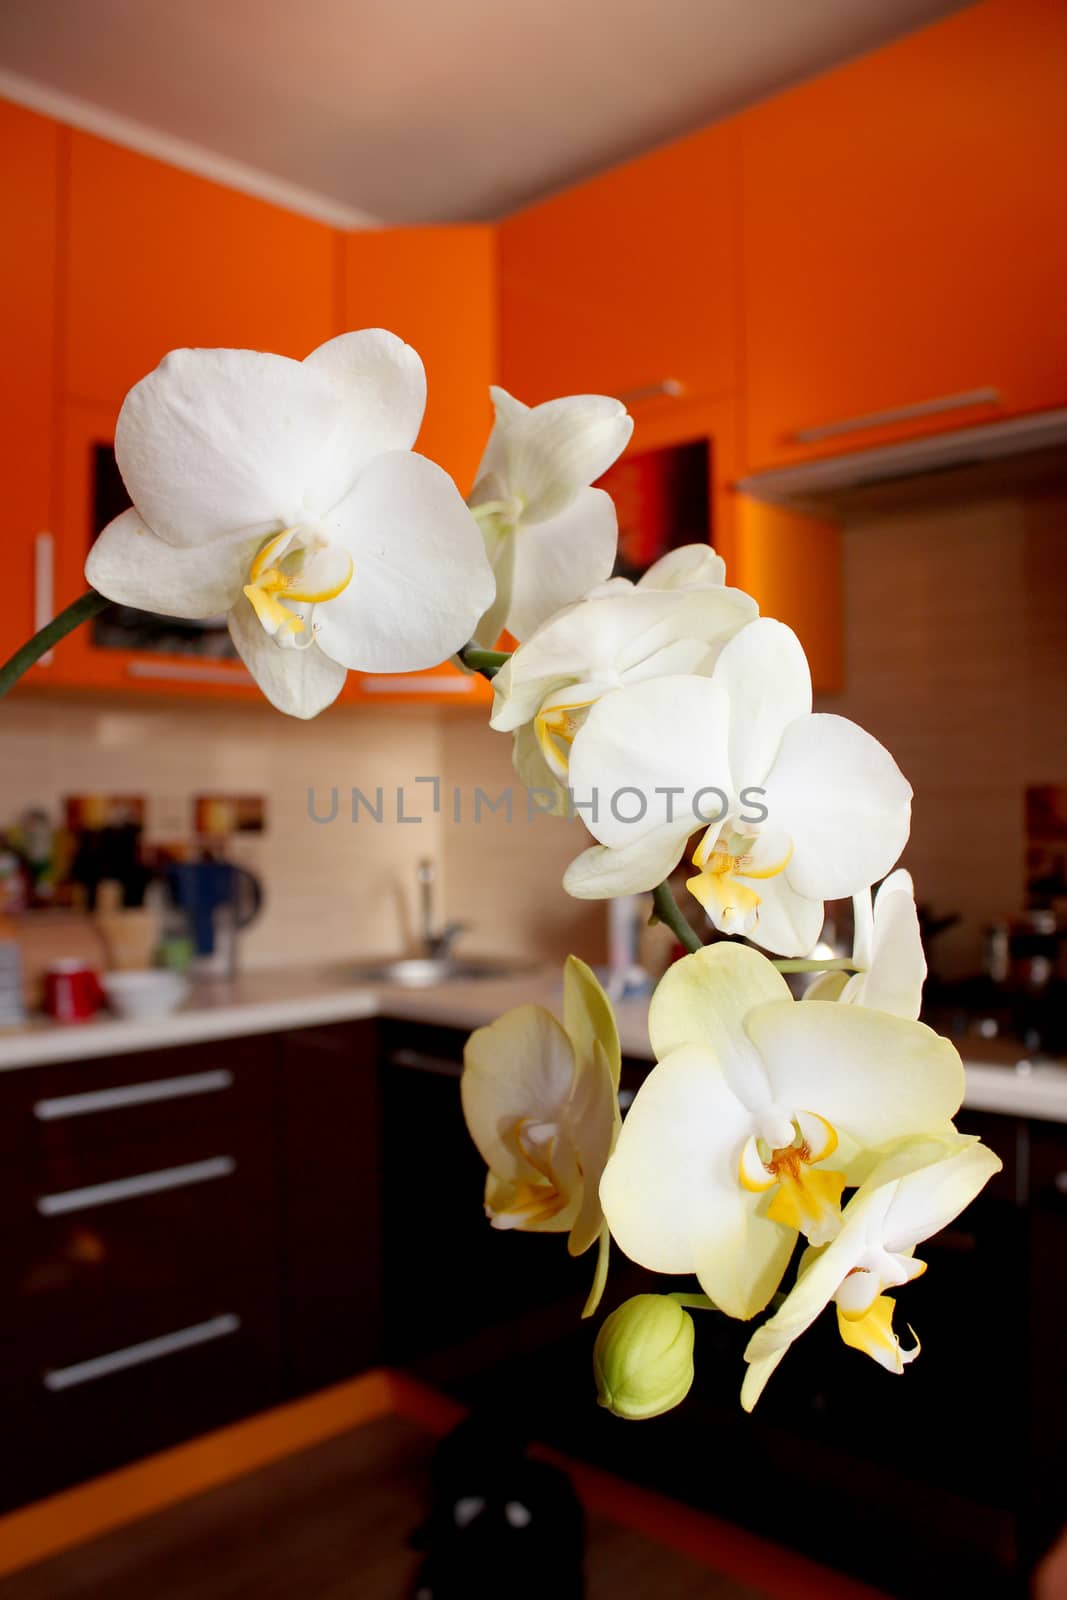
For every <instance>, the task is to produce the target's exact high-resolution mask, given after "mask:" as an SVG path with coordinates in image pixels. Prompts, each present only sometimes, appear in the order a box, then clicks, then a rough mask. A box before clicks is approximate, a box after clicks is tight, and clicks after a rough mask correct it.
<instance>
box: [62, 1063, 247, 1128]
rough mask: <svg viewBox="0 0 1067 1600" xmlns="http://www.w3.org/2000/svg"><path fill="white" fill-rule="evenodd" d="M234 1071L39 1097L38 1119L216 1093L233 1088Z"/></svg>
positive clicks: (197, 1074)
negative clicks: (54, 1096)
mask: <svg viewBox="0 0 1067 1600" xmlns="http://www.w3.org/2000/svg"><path fill="white" fill-rule="evenodd" d="M232 1084H233V1073H232V1072H227V1071H226V1070H225V1069H224V1068H223V1069H222V1070H220V1071H219V1072H190V1073H189V1074H188V1076H187V1077H184V1078H155V1079H153V1081H152V1082H151V1083H128V1084H125V1085H124V1086H123V1087H122V1088H119V1089H92V1090H90V1091H89V1092H87V1093H86V1094H63V1095H58V1096H57V1097H56V1098H55V1099H52V1100H38V1101H37V1103H36V1105H35V1106H34V1108H33V1114H34V1116H35V1117H36V1118H37V1120H38V1122H62V1121H64V1120H65V1119H66V1118H67V1117H88V1116H91V1115H92V1113H93V1112H94V1111H117V1110H119V1109H120V1108H121V1107H122V1106H146V1105H150V1104H151V1103H152V1102H153V1101H158V1100H180V1099H183V1098H184V1097H185V1096H186V1095H192V1094H214V1093H216V1092H217V1091H218V1090H220V1089H229V1088H230V1087H231V1086H232Z"/></svg>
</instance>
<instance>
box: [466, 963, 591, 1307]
mask: <svg viewBox="0 0 1067 1600" xmlns="http://www.w3.org/2000/svg"><path fill="white" fill-rule="evenodd" d="M620 1061H621V1058H620V1051H619V1035H618V1030H617V1028H616V1026H615V1017H614V1014H613V1012H612V1009H611V1003H610V1001H609V1000H608V997H607V995H606V994H605V993H604V991H603V989H602V988H601V987H600V984H599V983H598V982H597V980H596V978H595V976H594V975H593V973H592V972H591V971H590V969H589V968H588V967H587V966H586V964H585V962H584V961H579V959H578V957H577V956H568V958H567V962H566V965H565V966H564V969H563V1022H562V1024H560V1023H559V1022H558V1021H557V1020H556V1018H555V1017H554V1016H553V1015H552V1013H551V1012H550V1011H546V1010H545V1008H544V1007H543V1006H536V1005H526V1006H518V1007H516V1009H515V1010H514V1011H509V1012H507V1013H505V1015H504V1016H502V1017H499V1018H498V1019H497V1021H495V1022H492V1023H490V1024H489V1026H488V1027H485V1028H478V1029H477V1030H476V1032H474V1033H473V1034H472V1035H471V1037H470V1039H469V1040H468V1041H467V1046H466V1049H465V1051H464V1055H463V1077H462V1080H461V1084H460V1089H461V1093H462V1098H463V1114H464V1116H465V1118H466V1121H467V1128H468V1130H469V1132H470V1135H471V1138H472V1139H473V1140H474V1142H475V1144H476V1145H477V1146H478V1149H479V1150H480V1152H481V1154H482V1156H483V1158H484V1160H485V1163H486V1166H487V1167H488V1168H489V1173H488V1176H487V1179H486V1186H485V1209H486V1214H487V1215H488V1217H489V1220H490V1222H491V1223H492V1225H493V1227H494V1228H519V1229H521V1230H523V1231H524V1232H528V1233H566V1234H567V1235H568V1240H567V1247H568V1250H569V1251H570V1253H571V1255H574V1256H578V1255H581V1254H582V1253H583V1252H584V1251H586V1250H588V1249H589V1247H590V1246H591V1245H593V1244H595V1243H597V1242H599V1243H600V1260H599V1262H598V1270H597V1278H596V1282H595V1284H594V1291H593V1295H592V1296H591V1297H590V1302H589V1304H588V1305H587V1307H586V1311H585V1315H590V1314H591V1313H592V1311H593V1310H595V1308H596V1304H597V1302H598V1301H599V1298H600V1292H601V1291H602V1289H603V1278H604V1276H605V1275H606V1269H607V1236H606V1230H605V1227H604V1214H603V1211H602V1209H601V1205H600V1198H599V1194H598V1185H599V1183H600V1177H601V1174H602V1172H603V1170H604V1167H605V1165H606V1163H607V1160H608V1157H609V1156H610V1154H611V1151H612V1149H613V1148H614V1145H615V1140H616V1138H617V1136H618V1131H619V1122H620V1118H619V1098H618V1089H619V1069H620Z"/></svg>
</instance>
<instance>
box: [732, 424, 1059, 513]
mask: <svg viewBox="0 0 1067 1600" xmlns="http://www.w3.org/2000/svg"><path fill="white" fill-rule="evenodd" d="M1065 445H1067V409H1061V410H1058V411H1038V412H1034V413H1032V414H1031V415H1029V416H1025V417H1011V418H1009V419H1008V420H1007V421H1005V422H988V423H984V424H982V425H980V426H978V427H973V428H959V429H956V430H954V431H953V432H952V433H934V434H926V435H924V436H923V437H922V438H918V439H909V440H906V441H905V442H904V443H903V444H887V445H882V446H880V447H878V448H877V449H874V450H855V451H850V452H848V453H847V454H844V455H838V456H826V457H824V458H823V459H821V460H818V461H804V462H802V463H800V464H799V465H798V466H795V467H775V468H772V469H770V470H768V471H766V472H754V473H752V474H750V476H749V477H747V478H741V479H740V480H739V481H738V483H737V485H736V488H737V489H738V491H739V493H741V494H745V495H749V496H750V497H751V498H752V499H754V500H764V501H767V502H769V503H770V504H771V505H783V506H795V507H797V508H798V509H802V508H803V507H805V506H807V505H819V504H823V505H825V503H826V502H827V501H828V500H832V499H833V498H834V496H836V495H845V494H848V493H849V492H850V491H852V490H856V489H864V488H869V487H871V486H873V485H876V484H883V483H892V482H893V481H895V480H898V479H904V478H916V477H923V476H925V475H927V474H929V473H937V472H948V471H953V470H956V469H959V468H962V467H974V466H982V465H985V464H987V463H989V462H994V461H997V460H1002V459H1004V458H1007V457H1011V456H1023V455H1031V454H1034V453H1036V452H1039V451H1051V450H1057V449H1062V448H1063V447H1064V446H1065Z"/></svg>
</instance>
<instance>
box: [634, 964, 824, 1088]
mask: <svg viewBox="0 0 1067 1600" xmlns="http://www.w3.org/2000/svg"><path fill="white" fill-rule="evenodd" d="M775 1003H779V1004H789V1005H791V1004H792V999H791V996H790V993H789V985H788V984H787V983H786V981H785V979H784V978H783V977H782V974H781V973H780V972H778V971H777V970H776V968H774V967H773V966H772V965H771V963H770V962H769V961H768V960H767V958H766V957H765V956H761V955H760V954H759V953H758V951H755V950H749V949H747V948H746V947H745V946H744V945H739V944H725V943H720V944H712V945H707V946H705V948H704V949H703V950H698V951H697V952H696V953H695V954H694V955H690V956H684V957H683V958H682V960H681V961H676V962H675V963H674V965H673V966H671V967H668V969H667V971H666V972H665V973H664V975H663V977H662V978H661V979H660V981H659V983H658V984H657V986H656V990H655V993H654V994H653V996H652V1000H651V1003H650V1005H649V1010H648V1036H649V1039H650V1041H651V1044H652V1049H653V1052H654V1054H655V1055H656V1057H657V1059H659V1060H661V1061H662V1060H663V1059H664V1057H665V1056H668V1055H671V1054H672V1053H673V1052H674V1051H676V1050H681V1049H684V1048H685V1047H687V1046H692V1047H694V1048H696V1047H703V1048H706V1049H711V1050H714V1052H715V1056H716V1059H717V1060H718V1061H719V1063H720V1064H721V1065H722V1067H723V1070H724V1071H725V1072H727V1074H728V1075H729V1076H731V1077H732V1078H733V1080H734V1082H735V1083H737V1082H739V1081H742V1080H747V1079H748V1078H749V1077H750V1076H751V1075H752V1074H753V1073H754V1072H755V1073H757V1074H759V1075H760V1076H762V1075H763V1073H762V1066H761V1064H760V1063H759V1062H758V1059H757V1057H756V1051H755V1048H754V1046H753V1044H752V1041H751V1039H750V1038H749V1036H748V1033H747V1032H746V1031H745V1018H746V1017H747V1016H748V1014H749V1012H751V1011H753V1010H754V1009H755V1008H756V1007H757V1006H763V1005H767V1004H775ZM760 1094H761V1095H763V1094H764V1091H762V1090H761V1091H760Z"/></svg>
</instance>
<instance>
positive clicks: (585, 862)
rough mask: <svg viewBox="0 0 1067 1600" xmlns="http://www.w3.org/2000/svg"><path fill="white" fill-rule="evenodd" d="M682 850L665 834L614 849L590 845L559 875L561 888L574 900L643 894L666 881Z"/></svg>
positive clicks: (682, 844) (682, 845)
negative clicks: (561, 881)
mask: <svg viewBox="0 0 1067 1600" xmlns="http://www.w3.org/2000/svg"><path fill="white" fill-rule="evenodd" d="M684 848H685V840H684V838H679V837H677V836H676V835H674V834H671V833H668V832H667V831H666V830H661V831H659V832H655V833H648V834H645V836H644V837H643V838H641V839H635V840H634V841H633V843H632V844H627V845H622V846H620V847H619V848H618V849H609V848H608V847H607V845H602V844H597V845H592V846H591V847H590V849H588V850H583V851H582V853H581V855H579V856H575V858H574V860H573V861H572V862H571V864H570V866H569V867H568V868H567V870H566V872H565V873H564V874H563V887H564V889H565V890H566V891H567V893H568V894H569V895H572V896H573V897H574V899H575V900H611V899H613V898H614V897H615V896H616V895H621V894H644V893H645V892H646V891H647V890H650V889H654V888H655V887H656V885H657V884H658V883H662V882H663V880H664V878H669V877H670V875H671V873H672V872H673V871H674V869H675V867H676V866H677V865H678V862H679V861H680V860H681V855H682V851H683V849H684Z"/></svg>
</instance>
